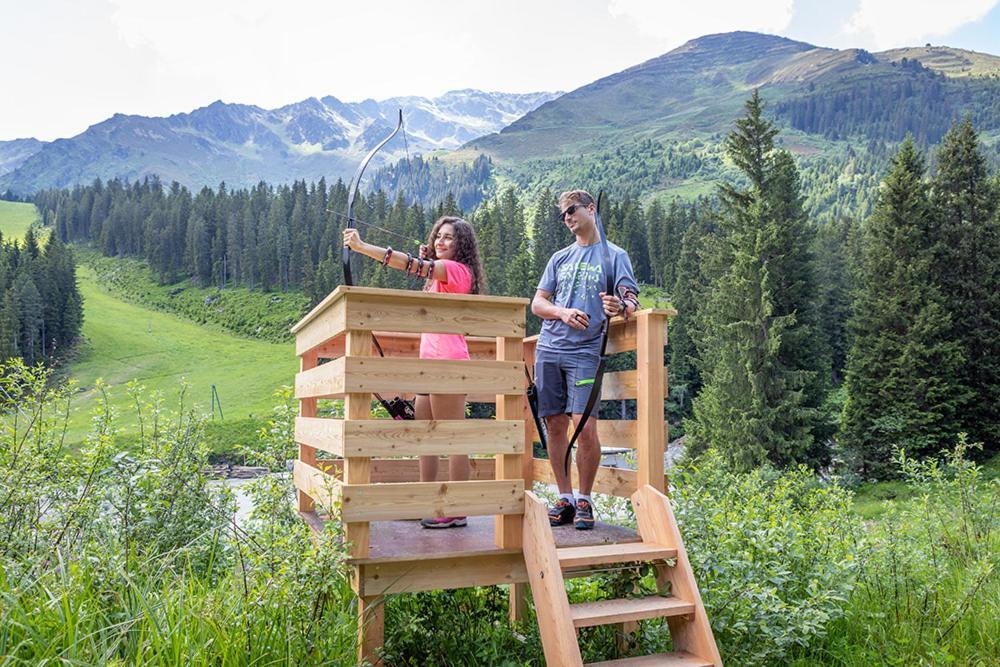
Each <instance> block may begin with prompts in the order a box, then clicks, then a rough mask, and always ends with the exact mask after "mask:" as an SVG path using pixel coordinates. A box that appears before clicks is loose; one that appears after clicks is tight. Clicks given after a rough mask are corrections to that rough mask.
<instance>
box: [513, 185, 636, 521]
mask: <svg viewBox="0 0 1000 667" xmlns="http://www.w3.org/2000/svg"><path fill="white" fill-rule="evenodd" d="M559 210H560V211H562V213H561V215H560V219H561V221H562V222H563V224H565V225H566V227H568V228H569V230H570V231H571V232H573V236H575V237H576V238H575V241H574V243H573V244H571V245H569V246H567V247H565V248H563V249H562V250H560V251H559V252H557V253H555V254H554V255H553V256H552V257H551V258H550V259H549V263H548V264H547V265H546V267H545V272H544V273H543V274H542V278H541V280H540V281H539V283H538V290H537V291H536V292H535V298H534V299H533V300H532V302H531V312H532V313H534V314H535V315H537V316H538V317H540V318H542V320H543V322H542V332H541V335H540V336H539V337H538V345H537V347H536V351H535V385H536V387H537V390H538V413H539V416H540V417H542V418H544V419H545V426H546V430H547V431H548V450H549V462H550V464H551V465H552V472H553V474H554V475H555V478H556V485H557V486H558V487H559V500H558V502H557V503H556V504H555V506H554V507H551V508H550V509H549V523H550V524H552V525H553V526H561V525H563V524H567V523H570V522H573V523H575V525H576V527H577V528H578V529H580V530H588V529H590V528H593V526H594V509H593V503H592V502H591V499H590V492H591V490H592V488H593V485H594V478H595V477H596V476H597V468H598V466H599V465H600V462H601V443H600V441H599V440H598V437H597V406H595V407H594V409H593V412H592V414H591V415H590V417H589V418H588V419H587V422H586V424H584V426H583V429H582V430H581V431H580V436H579V438H578V443H579V448H578V450H577V457H576V465H577V470H578V472H579V475H580V493H579V495H578V496H577V497H575V498H574V496H573V484H572V480H571V478H570V477H569V475H568V474H567V471H566V469H565V468H564V467H563V461H564V460H565V457H566V449H567V448H568V447H569V433H568V430H569V425H570V417H572V420H573V424H574V427H575V425H576V424H577V423H579V421H580V420H581V419H582V417H583V413H584V412H585V411H586V406H587V399H588V398H589V396H590V392H591V388H592V387H593V385H594V377H595V375H596V372H597V366H598V363H599V362H600V354H601V323H602V320H603V319H604V317H605V316H608V317H613V316H615V315H621V316H623V317H626V318H627V317H629V316H631V315H632V313H634V312H635V310H636V308H637V307H638V305H639V302H638V296H637V295H638V292H639V287H638V285H637V284H636V282H635V277H634V276H633V274H632V263H631V262H630V261H629V258H628V255H627V254H626V253H625V251H624V250H622V249H621V248H619V247H618V246H616V245H614V244H613V243H608V250H609V253H610V256H611V267H612V268H611V271H612V273H613V274H614V283H613V284H614V286H615V293H614V294H605V293H604V289H605V285H606V284H607V281H606V280H605V276H604V268H603V262H602V252H603V251H602V248H601V237H600V234H599V232H598V229H597V219H596V213H597V204H596V203H595V202H594V198H593V197H592V196H590V194H589V193H587V192H584V191H583V190H572V191H570V192H564V193H563V194H561V195H560V196H559ZM598 405H599V404H598Z"/></svg>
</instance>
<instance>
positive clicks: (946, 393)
mask: <svg viewBox="0 0 1000 667" xmlns="http://www.w3.org/2000/svg"><path fill="white" fill-rule="evenodd" d="M940 242H941V236H940V231H939V229H938V225H937V224H936V223H935V221H934V216H933V215H932V212H931V205H930V201H929V196H928V187H927V183H926V181H925V180H924V160H923V157H922V156H921V155H920V154H919V153H918V152H917V149H916V148H915V147H914V145H913V141H912V139H909V138H908V139H907V140H906V141H904V143H903V145H902V147H901V148H900V150H899V153H898V154H897V155H896V156H895V158H894V159H893V166H892V170H891V171H890V173H889V175H888V177H886V179H885V181H884V183H883V188H882V191H881V193H880V196H879V200H878V203H877V204H876V207H875V211H874V212H873V214H872V216H871V218H870V219H869V221H868V225H867V227H866V229H865V238H864V258H863V261H862V265H861V269H860V272H859V276H858V297H857V300H856V302H855V305H854V316H853V318H852V321H851V328H852V333H853V337H854V341H853V345H852V347H851V351H850V353H849V355H848V359H847V378H846V384H847V391H848V399H847V403H846V405H845V406H844V412H843V416H842V424H841V427H842V431H841V440H842V443H843V446H844V449H845V452H846V454H847V455H848V460H849V462H850V463H851V464H853V466H854V467H855V468H856V469H857V470H858V471H859V472H860V473H861V474H863V475H865V476H866V477H886V476H889V475H890V474H891V471H892V469H893V466H892V462H891V461H892V455H893V448H894V447H897V446H899V447H903V448H905V449H906V450H908V452H909V453H910V454H911V455H918V456H921V455H928V454H935V453H937V452H938V451H939V450H940V449H942V448H943V447H946V446H948V445H949V444H951V443H952V442H953V441H954V438H955V434H956V433H957V431H958V429H959V408H960V407H961V406H962V405H964V404H965V402H966V400H967V399H968V395H967V391H966V390H965V389H964V388H963V387H962V385H961V382H960V380H959V377H960V375H959V372H960V369H961V367H962V365H963V363H964V360H963V356H962V350H961V346H960V345H959V344H958V343H957V342H956V341H954V340H952V339H951V329H952V324H951V319H950V316H949V314H948V308H947V305H946V303H945V298H944V295H943V294H942V293H941V290H940V289H939V287H938V285H937V284H936V274H937V270H938V266H937V263H936V261H937V260H936V258H935V254H936V253H937V252H938V245H939V244H940Z"/></svg>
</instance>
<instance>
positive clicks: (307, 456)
mask: <svg viewBox="0 0 1000 667" xmlns="http://www.w3.org/2000/svg"><path fill="white" fill-rule="evenodd" d="M316 361H317V359H316V351H315V350H311V351H309V352H306V353H305V354H303V355H302V356H301V357H299V370H300V371H307V370H309V369H311V368H315V367H316ZM299 414H300V415H301V416H303V417H315V416H316V399H315V398H302V399H299ZM299 460H300V461H302V462H303V463H307V464H309V465H311V466H315V465H316V448H315V447H311V446H309V445H306V444H303V443H299ZM298 496H299V511H300V512H312V511H313V510H314V509H315V503H314V502H313V499H312V498H310V497H309V496H308V495H306V494H305V493H303V492H302V491H299V492H298Z"/></svg>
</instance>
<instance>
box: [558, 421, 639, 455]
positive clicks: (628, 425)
mask: <svg viewBox="0 0 1000 667" xmlns="http://www.w3.org/2000/svg"><path fill="white" fill-rule="evenodd" d="M575 428H576V427H575V426H574V425H573V424H572V423H571V424H570V426H569V429H567V432H568V433H569V434H570V436H571V437H572V435H573V431H574V429H575ZM597 437H598V438H600V440H601V446H602V447H624V448H626V449H635V448H636V442H635V420H633V419H598V420H597Z"/></svg>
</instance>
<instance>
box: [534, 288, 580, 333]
mask: <svg viewBox="0 0 1000 667" xmlns="http://www.w3.org/2000/svg"><path fill="white" fill-rule="evenodd" d="M531 312H532V313H534V314H535V315H537V316H538V317H540V318H542V319H543V320H562V321H563V322H565V323H566V324H568V325H569V326H571V327H573V328H574V329H586V328H587V325H589V324H590V318H589V317H588V316H587V313H585V312H583V311H582V310H579V309H577V308H563V307H562V306H557V305H556V304H554V303H552V292H549V291H546V290H543V289H540V290H538V291H536V292H535V298H534V299H532V300H531Z"/></svg>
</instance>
